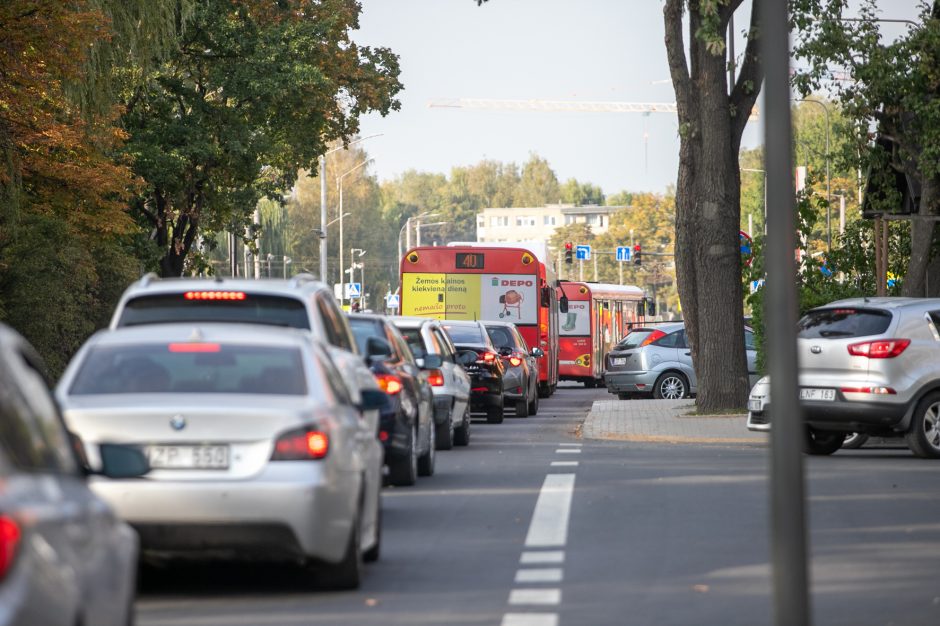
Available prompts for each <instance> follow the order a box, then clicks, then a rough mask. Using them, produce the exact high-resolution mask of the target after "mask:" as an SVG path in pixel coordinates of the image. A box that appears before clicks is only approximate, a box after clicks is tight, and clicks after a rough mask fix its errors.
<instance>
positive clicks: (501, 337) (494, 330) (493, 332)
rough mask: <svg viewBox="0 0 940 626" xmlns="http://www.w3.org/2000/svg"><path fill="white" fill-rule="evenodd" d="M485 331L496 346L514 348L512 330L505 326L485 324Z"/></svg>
mask: <svg viewBox="0 0 940 626" xmlns="http://www.w3.org/2000/svg"><path fill="white" fill-rule="evenodd" d="M486 332H487V334H488V335H489V336H490V340H491V341H492V342H493V345H494V346H496V347H497V348H512V349H514V350H515V348H516V342H515V341H514V340H513V337H512V331H510V330H509V329H508V328H506V327H505V326H487V327H486Z"/></svg>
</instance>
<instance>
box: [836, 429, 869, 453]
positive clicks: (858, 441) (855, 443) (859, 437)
mask: <svg viewBox="0 0 940 626" xmlns="http://www.w3.org/2000/svg"><path fill="white" fill-rule="evenodd" d="M866 441H868V435H866V434H865V433H849V434H848V435H846V436H845V441H843V442H842V447H843V448H844V449H846V450H857V449H859V448H861V447H862V446H864V445H865V442H866Z"/></svg>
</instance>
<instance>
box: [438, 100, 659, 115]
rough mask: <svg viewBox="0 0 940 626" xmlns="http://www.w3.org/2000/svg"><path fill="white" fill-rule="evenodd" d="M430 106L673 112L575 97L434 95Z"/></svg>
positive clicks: (653, 105)
mask: <svg viewBox="0 0 940 626" xmlns="http://www.w3.org/2000/svg"><path fill="white" fill-rule="evenodd" d="M428 108H431V109H490V110H498V109H502V110H512V111H548V112H553V111H574V112H583V113H675V112H676V103H675V102H579V101H575V100H495V99H486V98H437V99H434V100H430V101H428Z"/></svg>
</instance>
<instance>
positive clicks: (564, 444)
mask: <svg viewBox="0 0 940 626" xmlns="http://www.w3.org/2000/svg"><path fill="white" fill-rule="evenodd" d="M558 445H559V446H568V447H570V448H580V447H581V446H582V445H584V444H581V443H560V444H558Z"/></svg>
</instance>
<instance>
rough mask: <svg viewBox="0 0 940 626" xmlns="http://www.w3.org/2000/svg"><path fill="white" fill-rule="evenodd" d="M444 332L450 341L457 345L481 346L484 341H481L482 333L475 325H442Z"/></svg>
mask: <svg viewBox="0 0 940 626" xmlns="http://www.w3.org/2000/svg"><path fill="white" fill-rule="evenodd" d="M443 326H444V330H446V331H447V334H448V335H450V340H451V341H453V342H454V343H455V344H457V343H473V344H478V345H479V344H483V343H486V341H485V340H484V339H483V333H482V332H481V331H480V327H479V326H476V325H473V326H471V325H469V324H468V325H466V326H464V325H462V324H460V325H458V324H444V325H443Z"/></svg>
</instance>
